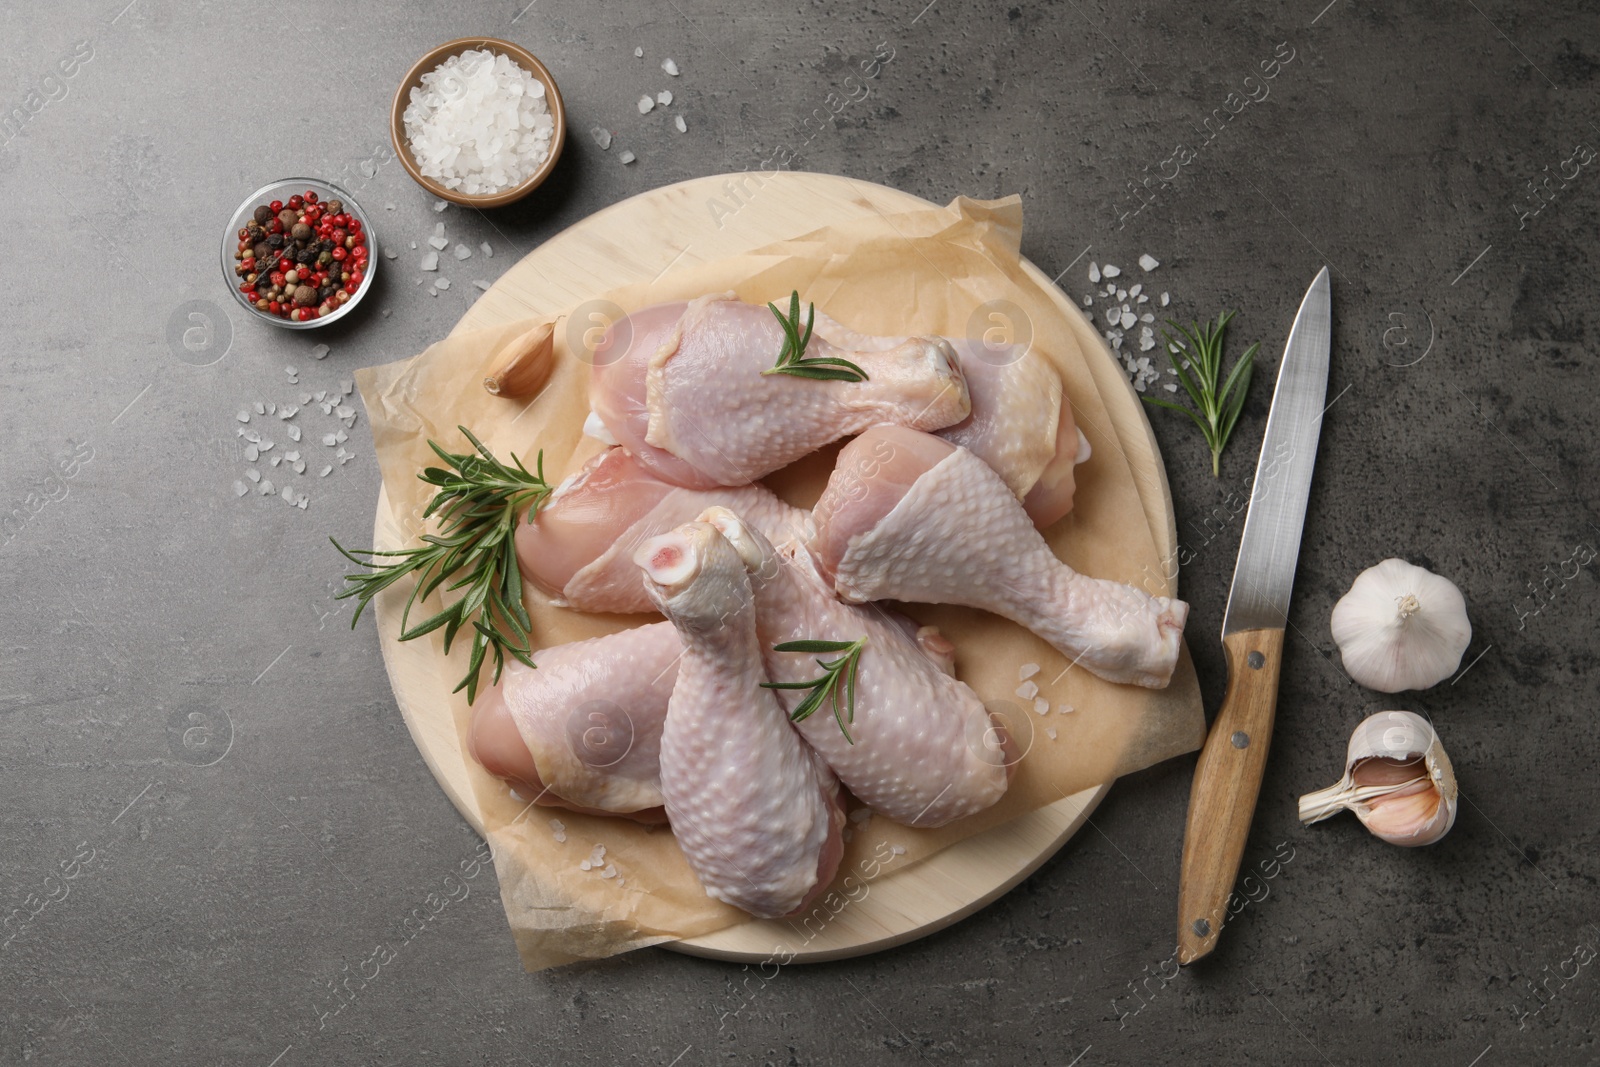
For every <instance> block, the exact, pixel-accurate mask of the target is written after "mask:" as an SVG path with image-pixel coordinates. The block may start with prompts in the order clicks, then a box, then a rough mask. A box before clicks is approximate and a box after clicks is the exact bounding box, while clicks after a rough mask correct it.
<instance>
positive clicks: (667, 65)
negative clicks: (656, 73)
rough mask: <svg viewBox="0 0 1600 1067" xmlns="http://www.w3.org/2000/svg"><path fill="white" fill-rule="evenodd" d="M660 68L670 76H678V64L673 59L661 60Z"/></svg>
mask: <svg viewBox="0 0 1600 1067" xmlns="http://www.w3.org/2000/svg"><path fill="white" fill-rule="evenodd" d="M661 69H662V70H664V71H666V72H667V74H668V75H669V76H671V77H674V78H676V77H677V76H678V64H677V62H676V61H675V60H671V59H663V60H662V61H661Z"/></svg>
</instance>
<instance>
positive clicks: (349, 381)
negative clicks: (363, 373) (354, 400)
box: [339, 378, 356, 396]
mask: <svg viewBox="0 0 1600 1067" xmlns="http://www.w3.org/2000/svg"><path fill="white" fill-rule="evenodd" d="M355 389H356V383H355V379H354V378H346V379H344V380H343V381H341V382H340V383H339V392H341V393H343V394H344V395H345V396H349V395H350V394H351V393H353V392H355Z"/></svg>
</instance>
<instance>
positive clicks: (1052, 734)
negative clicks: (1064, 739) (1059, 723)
mask: <svg viewBox="0 0 1600 1067" xmlns="http://www.w3.org/2000/svg"><path fill="white" fill-rule="evenodd" d="M1044 735H1045V736H1046V737H1048V738H1049V739H1050V740H1052V741H1054V740H1055V739H1056V728H1055V727H1054V726H1047V727H1045V731H1044Z"/></svg>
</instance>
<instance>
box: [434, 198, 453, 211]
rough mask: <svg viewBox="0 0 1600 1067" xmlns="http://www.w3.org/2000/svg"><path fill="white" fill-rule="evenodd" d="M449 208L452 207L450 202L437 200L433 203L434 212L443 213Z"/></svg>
mask: <svg viewBox="0 0 1600 1067" xmlns="http://www.w3.org/2000/svg"><path fill="white" fill-rule="evenodd" d="M449 206H450V201H448V200H435V201H434V202H433V210H434V211H443V210H444V209H445V208H447V207H449Z"/></svg>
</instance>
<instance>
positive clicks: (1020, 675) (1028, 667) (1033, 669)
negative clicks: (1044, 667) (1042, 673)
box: [1017, 663, 1039, 682]
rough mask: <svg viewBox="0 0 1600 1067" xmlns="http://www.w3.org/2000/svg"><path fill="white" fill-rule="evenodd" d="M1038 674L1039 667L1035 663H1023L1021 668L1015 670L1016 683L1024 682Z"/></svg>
mask: <svg viewBox="0 0 1600 1067" xmlns="http://www.w3.org/2000/svg"><path fill="white" fill-rule="evenodd" d="M1038 673H1039V665H1038V664H1037V663H1024V664H1023V665H1022V666H1020V667H1018V668H1017V681H1019V682H1026V681H1027V680H1028V679H1029V678H1032V677H1033V676H1034V675H1036V674H1038Z"/></svg>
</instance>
